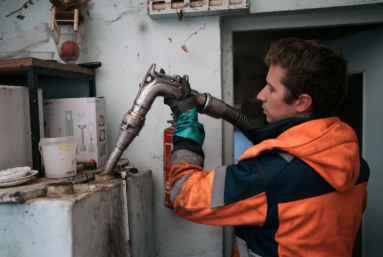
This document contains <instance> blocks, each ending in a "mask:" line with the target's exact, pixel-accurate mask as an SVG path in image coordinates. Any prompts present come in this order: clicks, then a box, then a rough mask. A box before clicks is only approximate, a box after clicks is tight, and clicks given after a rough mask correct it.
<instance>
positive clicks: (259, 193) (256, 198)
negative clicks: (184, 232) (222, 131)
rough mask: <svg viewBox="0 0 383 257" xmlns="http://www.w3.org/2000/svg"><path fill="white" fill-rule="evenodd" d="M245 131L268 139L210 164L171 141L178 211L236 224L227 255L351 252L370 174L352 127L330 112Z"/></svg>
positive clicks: (195, 217) (205, 220) (190, 216)
mask: <svg viewBox="0 0 383 257" xmlns="http://www.w3.org/2000/svg"><path fill="white" fill-rule="evenodd" d="M265 131H266V133H265ZM270 131H272V132H270ZM250 132H253V133H255V134H253V135H254V136H256V133H260V134H262V133H263V134H264V135H266V137H267V138H269V139H266V140H263V141H262V142H260V143H259V144H256V145H254V146H253V147H251V148H249V149H248V150H247V151H246V152H245V153H244V154H243V155H242V156H241V157H240V159H239V162H238V164H232V165H228V166H220V167H217V168H216V169H215V170H213V171H210V172H208V171H204V170H203V169H202V167H203V158H204V156H203V154H201V153H200V152H199V151H196V150H195V147H188V146H187V145H188V143H184V142H183V143H180V145H184V146H185V147H182V146H180V145H178V146H175V151H174V152H173V154H172V170H171V199H172V202H173V204H174V211H175V212H176V213H177V215H179V216H180V217H182V218H184V219H187V220H190V221H193V222H197V223H201V224H208V225H217V226H236V227H235V241H234V247H233V256H241V257H246V256H255V257H258V256H262V257H265V256H310V257H316V256H318V257H319V256H351V255H352V248H353V242H354V240H355V238H356V234H357V232H358V229H359V225H360V221H361V217H362V213H363V211H364V209H365V208H366V199H367V192H366V187H367V180H368V177H369V169H368V166H367V164H366V163H365V161H364V160H363V159H362V158H360V157H359V149H358V142H357V138H356V135H355V132H354V131H353V129H352V128H351V127H350V126H348V125H347V124H345V123H343V122H341V121H340V120H339V119H338V118H336V117H333V118H325V119H318V120H308V119H298V118H290V119H286V120H283V121H280V122H277V123H275V124H270V125H268V126H267V127H264V128H262V131H261V130H257V129H255V130H254V129H253V131H250ZM273 133H274V135H273ZM189 140H190V139H189ZM181 141H182V140H181ZM184 141H185V140H184ZM186 141H187V140H186ZM192 144H193V143H192ZM201 149H202V148H201Z"/></svg>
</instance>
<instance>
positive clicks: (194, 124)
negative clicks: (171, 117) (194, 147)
mask: <svg viewBox="0 0 383 257" xmlns="http://www.w3.org/2000/svg"><path fill="white" fill-rule="evenodd" d="M175 136H177V137H183V138H188V139H193V140H194V141H196V142H197V143H198V144H199V145H200V146H201V147H202V145H203V141H204V140H205V129H204V127H203V125H202V124H201V123H199V122H198V113H197V109H196V108H193V109H190V110H187V111H185V112H183V113H182V114H181V115H180V116H179V117H178V122H177V127H176V129H175V130H174V133H173V138H174V137H175ZM173 141H174V140H173Z"/></svg>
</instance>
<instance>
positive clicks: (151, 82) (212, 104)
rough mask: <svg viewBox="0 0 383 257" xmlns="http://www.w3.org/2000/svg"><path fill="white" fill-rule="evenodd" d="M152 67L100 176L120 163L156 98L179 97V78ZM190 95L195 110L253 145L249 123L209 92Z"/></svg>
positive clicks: (111, 170) (194, 92)
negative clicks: (231, 128)
mask: <svg viewBox="0 0 383 257" xmlns="http://www.w3.org/2000/svg"><path fill="white" fill-rule="evenodd" d="M155 68H156V65H155V64H152V65H151V66H150V68H149V70H148V72H147V73H146V75H145V77H144V80H143V81H142V83H141V84H140V90H139V92H138V95H137V97H136V100H135V101H134V104H133V107H132V109H131V110H130V111H128V113H126V114H125V116H124V118H123V119H122V123H121V125H120V130H119V133H118V137H117V140H116V144H115V147H114V149H113V151H112V153H111V154H110V156H109V159H108V161H107V162H106V165H105V169H104V170H103V171H102V172H101V174H108V173H112V172H113V171H114V167H115V166H116V165H117V163H118V161H119V160H120V158H121V156H122V153H123V152H124V151H125V150H126V149H127V148H128V146H129V145H130V144H131V142H132V141H133V140H134V138H135V137H136V136H137V135H138V134H139V133H140V131H141V129H142V127H143V126H144V124H145V116H146V114H147V112H148V111H149V110H150V107H151V106H152V104H153V102H154V100H155V99H156V97H157V96H165V95H167V94H170V95H173V96H174V97H175V98H176V99H181V98H182V86H181V83H180V82H181V80H182V79H181V77H180V76H175V77H172V76H168V75H165V74H162V73H157V72H156V71H155ZM191 93H192V94H193V95H194V96H195V97H196V99H197V107H196V108H197V111H198V112H199V113H201V114H206V115H208V116H210V117H213V118H216V119H224V120H226V121H227V122H229V123H230V124H232V125H233V126H235V127H236V128H238V129H239V131H241V132H242V133H243V134H244V135H245V136H246V137H247V139H249V140H250V141H251V142H254V138H252V137H251V136H250V135H249V134H248V133H247V129H248V128H249V127H252V126H253V124H252V123H251V121H250V120H249V119H248V118H247V117H246V116H245V115H243V114H242V113H241V112H240V111H238V110H237V109H234V108H233V107H232V106H230V105H228V104H226V103H225V102H223V101H221V100H219V99H217V98H215V97H212V96H211V95H210V94H209V93H204V94H201V93H199V92H198V91H196V90H191Z"/></svg>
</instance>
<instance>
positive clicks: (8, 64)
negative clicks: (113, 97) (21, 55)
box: [0, 58, 95, 77]
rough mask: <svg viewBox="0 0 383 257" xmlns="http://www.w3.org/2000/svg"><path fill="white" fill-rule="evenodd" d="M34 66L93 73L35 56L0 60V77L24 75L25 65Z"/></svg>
mask: <svg viewBox="0 0 383 257" xmlns="http://www.w3.org/2000/svg"><path fill="white" fill-rule="evenodd" d="M28 66H35V67H42V68H48V69H55V70H62V71H69V72H77V73H82V74H86V75H91V76H94V75H95V71H94V70H92V69H88V68H83V67H80V66H76V65H67V64H62V63H57V62H55V61H46V60H40V59H36V58H25V59H17V60H8V61H0V77H4V76H15V75H26V74H27V67H28Z"/></svg>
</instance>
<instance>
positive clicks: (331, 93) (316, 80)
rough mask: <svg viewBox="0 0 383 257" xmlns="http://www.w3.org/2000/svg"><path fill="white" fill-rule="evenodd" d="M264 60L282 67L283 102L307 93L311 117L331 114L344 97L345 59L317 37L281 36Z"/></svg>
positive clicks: (345, 88) (345, 89)
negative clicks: (315, 38) (283, 73)
mask: <svg viewBox="0 0 383 257" xmlns="http://www.w3.org/2000/svg"><path fill="white" fill-rule="evenodd" d="M265 63H266V65H267V66H268V67H270V65H272V64H276V65H279V66H281V67H282V68H284V69H285V70H286V75H285V77H284V79H283V80H282V81H281V83H282V84H283V85H284V86H285V87H286V88H287V89H288V90H286V92H287V93H286V94H285V97H284V101H285V102H286V103H287V104H291V103H292V102H293V100H294V99H298V98H299V96H300V95H301V94H308V95H310V96H311V98H312V101H313V102H312V107H311V118H315V119H318V118H325V117H329V116H331V115H332V114H333V112H334V111H335V110H336V109H337V108H338V107H339V105H340V104H341V103H342V102H343V100H344V98H345V96H346V93H347V60H345V59H344V58H343V57H342V54H340V53H337V52H335V51H334V50H332V49H330V48H329V47H327V46H325V45H322V44H321V43H320V42H319V41H317V40H303V39H297V38H285V39H282V40H279V41H277V42H273V43H272V44H271V46H270V48H269V51H268V52H267V54H266V57H265Z"/></svg>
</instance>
